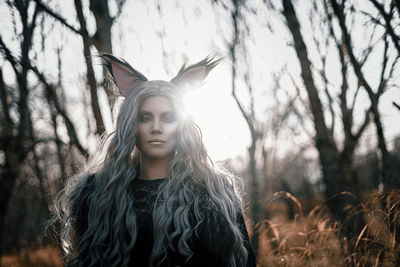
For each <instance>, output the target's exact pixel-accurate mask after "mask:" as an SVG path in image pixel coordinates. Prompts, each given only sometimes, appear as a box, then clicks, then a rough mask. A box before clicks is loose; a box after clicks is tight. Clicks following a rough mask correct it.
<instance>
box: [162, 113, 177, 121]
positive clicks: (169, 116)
mask: <svg viewBox="0 0 400 267" xmlns="http://www.w3.org/2000/svg"><path fill="white" fill-rule="evenodd" d="M175 119H176V116H175V114H166V115H164V116H163V121H165V122H173V121H175Z"/></svg>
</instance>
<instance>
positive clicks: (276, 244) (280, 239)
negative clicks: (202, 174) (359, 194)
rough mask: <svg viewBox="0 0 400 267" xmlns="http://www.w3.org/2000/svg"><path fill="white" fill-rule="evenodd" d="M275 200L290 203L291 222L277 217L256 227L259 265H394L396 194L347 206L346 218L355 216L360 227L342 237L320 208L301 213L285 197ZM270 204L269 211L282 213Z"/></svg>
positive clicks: (398, 258) (399, 239)
mask: <svg viewBox="0 0 400 267" xmlns="http://www.w3.org/2000/svg"><path fill="white" fill-rule="evenodd" d="M276 198H284V199H286V200H290V201H292V202H293V203H294V204H295V206H297V210H298V211H297V214H296V217H295V219H294V220H292V221H287V220H285V216H283V215H282V214H281V215H280V216H274V217H272V218H273V219H271V220H266V221H264V222H263V224H262V225H260V229H259V230H260V242H261V243H260V248H261V249H260V253H259V256H258V262H259V266H400V233H399V231H400V191H391V192H389V193H386V194H379V193H375V194H372V195H369V196H368V197H367V198H366V199H367V200H366V201H365V202H363V203H360V202H359V203H358V204H357V205H355V206H352V207H348V209H349V213H350V216H351V217H350V218H349V219H350V220H356V219H357V216H361V218H362V219H363V221H364V226H363V227H362V229H361V230H360V231H359V232H357V233H355V234H353V235H352V236H349V235H348V234H347V235H346V237H345V236H344V235H343V231H342V230H343V229H342V228H341V227H340V225H338V224H337V223H335V222H334V221H333V220H332V219H331V218H330V217H329V215H328V214H329V213H328V212H327V210H326V209H325V208H324V206H323V205H318V206H316V207H315V208H314V209H312V210H311V211H310V212H309V213H308V214H307V215H305V214H303V207H302V205H301V203H300V201H299V200H297V199H296V198H294V197H293V196H292V195H290V194H289V193H286V192H278V193H275V199H276ZM274 205H275V207H273V208H272V210H280V211H282V210H283V211H284V210H285V209H284V207H280V208H279V207H278V208H277V207H276V205H277V204H276V203H275V204H274ZM274 205H272V206H274ZM278 205H279V204H278ZM280 205H282V204H280Z"/></svg>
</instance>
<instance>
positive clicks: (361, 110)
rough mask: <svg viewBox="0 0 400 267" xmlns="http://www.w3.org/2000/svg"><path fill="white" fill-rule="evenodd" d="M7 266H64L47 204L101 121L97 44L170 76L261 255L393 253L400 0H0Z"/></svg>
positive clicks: (398, 177) (368, 259)
mask: <svg viewBox="0 0 400 267" xmlns="http://www.w3.org/2000/svg"><path fill="white" fill-rule="evenodd" d="M0 15H1V16H0V24H1V30H0V98H1V104H0V122H1V124H0V241H1V249H0V255H2V258H1V262H0V264H2V265H3V266H62V265H63V261H62V257H61V256H60V254H59V250H58V245H59V244H58V240H57V238H56V237H54V236H52V235H50V234H47V235H45V234H44V226H45V225H46V222H47V220H48V219H49V216H50V213H51V210H52V207H53V206H52V201H53V199H54V197H55V195H56V194H57V192H58V191H59V190H60V188H61V187H62V185H63V184H64V183H65V181H66V179H68V177H70V176H71V175H72V174H74V173H76V172H77V171H79V170H80V169H82V168H83V167H84V164H85V163H86V162H87V160H88V159H89V158H90V157H91V156H92V155H93V154H94V153H95V151H96V147H97V146H98V145H99V144H100V141H101V136H102V135H104V134H107V133H109V132H110V131H112V128H113V125H114V122H115V112H113V111H112V110H113V109H114V108H115V110H116V109H118V105H119V104H120V102H121V99H120V98H118V97H116V96H114V95H113V94H112V92H110V91H108V90H105V87H104V84H103V77H104V75H103V74H104V70H103V68H102V65H101V64H100V61H99V59H98V57H97V55H98V54H99V53H100V52H106V53H112V54H113V55H115V56H117V57H122V58H124V59H125V60H127V61H128V62H129V63H130V64H131V65H133V67H135V68H136V69H138V70H140V71H141V72H143V73H144V74H145V75H146V76H147V77H150V79H164V80H169V79H170V78H171V77H173V76H174V74H176V73H177V71H178V70H179V68H180V66H181V65H182V64H183V63H184V62H186V61H188V62H189V63H194V62H196V61H199V60H201V59H202V58H204V57H205V56H207V55H216V56H217V57H223V58H224V59H223V61H222V62H221V63H220V65H219V66H218V67H216V68H215V70H213V72H212V73H211V74H210V75H209V77H208V78H207V81H206V83H205V84H204V85H203V86H202V88H200V89H196V90H193V91H192V92H190V93H188V94H187V96H186V98H185V103H186V105H187V109H188V111H189V112H190V114H191V116H193V118H194V120H195V121H196V123H197V124H198V125H199V126H200V128H201V129H202V132H203V139H204V142H205V144H206V147H207V148H208V150H209V153H210V155H211V157H212V159H214V160H216V161H222V162H223V164H224V165H225V166H226V167H227V168H229V169H230V170H231V171H233V172H234V173H235V174H237V175H238V176H240V177H242V178H243V180H244V182H245V188H244V192H245V202H244V203H245V206H244V210H245V214H246V221H247V225H248V229H249V232H250V234H251V241H252V246H253V249H254V251H255V252H256V253H257V255H258V263H259V265H260V266H271V265H273V266H300V265H304V264H306V265H307V264H308V265H315V266H343V265H344V266H383V265H386V266H395V265H399V264H400V256H399V255H400V253H399V252H400V211H399V205H400V193H399V191H398V190H399V187H400V66H399V57H400V28H399V25H400V1H399V0H363V1H355V0H342V1H339V0H310V1H291V0H263V1H261V0H248V1H245V0H210V1H201V2H200V1H177V0H172V1H160V0H154V1H144V0H142V1H139V0H135V1H134V0H132V1H126V0H108V1H107V0H97V1H96V0H86V1H82V0H74V1H56V0H49V1H43V0H5V1H1V2H0Z"/></svg>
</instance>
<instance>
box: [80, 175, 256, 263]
mask: <svg viewBox="0 0 400 267" xmlns="http://www.w3.org/2000/svg"><path fill="white" fill-rule="evenodd" d="M165 181H166V180H165V179H156V180H139V179H134V180H133V182H132V184H131V192H132V193H133V195H134V208H135V211H136V214H137V227H138V228H137V239H136V242H135V246H134V248H133V250H132V252H131V253H130V264H129V266H139V267H141V266H143V267H145V266H148V265H149V262H148V261H149V258H150V255H151V251H152V248H153V244H154V238H153V218H152V211H153V208H154V203H155V201H156V198H157V194H158V189H159V187H160V186H163V185H164V184H165ZM93 186H94V183H93V178H92V177H90V178H89V181H88V184H87V186H86V188H84V194H83V196H82V198H81V199H82V202H83V204H82V203H80V206H79V207H77V210H76V212H77V213H76V214H77V223H78V225H77V228H78V235H79V233H83V232H84V231H85V229H86V228H87V214H88V207H87V203H86V201H87V196H88V195H89V194H90V193H91V192H92V191H93ZM202 196H204V197H202V198H204V199H203V200H202V201H201V205H202V206H201V209H202V210H204V212H203V214H204V215H205V216H206V218H205V222H204V223H202V224H201V225H199V226H198V228H197V231H196V233H197V234H195V233H193V234H192V239H191V240H190V242H189V245H190V247H191V250H192V251H193V253H194V254H193V256H192V257H191V258H190V260H189V261H188V262H186V263H185V257H183V256H182V255H180V254H179V253H178V252H177V251H175V252H174V251H172V250H169V251H168V252H167V255H168V256H167V258H166V259H165V260H164V261H162V262H161V264H160V266H168V267H169V266H187V267H194V266H199V267H200V266H201V267H205V266H211V267H212V266H229V265H228V263H227V262H226V253H227V252H229V251H231V249H232V241H231V240H232V239H230V237H231V236H230V235H229V233H227V232H228V231H226V229H229V228H227V227H224V226H225V225H224V219H222V216H218V212H216V210H215V209H214V207H213V206H212V205H211V204H212V203H211V202H210V201H207V200H208V198H207V194H203V195H202ZM238 226H239V229H240V230H241V232H242V235H243V239H244V245H245V247H246V249H247V252H248V258H247V266H248V267H253V266H256V260H255V256H254V253H253V251H252V250H251V247H250V242H249V237H248V234H247V230H246V225H245V223H244V219H243V216H242V214H241V213H240V214H239V216H238ZM76 260H77V261H78V262H80V263H82V261H83V259H76ZM73 265H75V264H73Z"/></svg>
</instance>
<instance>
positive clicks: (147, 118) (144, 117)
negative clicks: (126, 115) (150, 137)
mask: <svg viewBox="0 0 400 267" xmlns="http://www.w3.org/2000/svg"><path fill="white" fill-rule="evenodd" d="M140 121H141V122H147V121H151V117H150V116H149V115H142V116H141V117H140Z"/></svg>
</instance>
